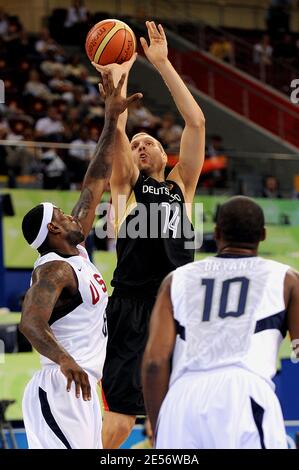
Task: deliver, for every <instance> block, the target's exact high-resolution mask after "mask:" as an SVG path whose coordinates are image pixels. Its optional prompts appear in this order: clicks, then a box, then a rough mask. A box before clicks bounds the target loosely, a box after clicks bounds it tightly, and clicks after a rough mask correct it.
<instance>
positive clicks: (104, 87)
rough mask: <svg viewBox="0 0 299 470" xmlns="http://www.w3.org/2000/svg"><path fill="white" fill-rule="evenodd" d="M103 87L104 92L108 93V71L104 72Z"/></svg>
mask: <svg viewBox="0 0 299 470" xmlns="http://www.w3.org/2000/svg"><path fill="white" fill-rule="evenodd" d="M102 87H103V90H104V93H105V94H107V92H108V91H109V89H108V79H107V73H106V72H103V73H102Z"/></svg>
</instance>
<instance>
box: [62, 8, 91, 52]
mask: <svg viewBox="0 0 299 470" xmlns="http://www.w3.org/2000/svg"><path fill="white" fill-rule="evenodd" d="M88 16H89V15H88V11H87V9H86V8H85V6H83V1H82V0H73V5H72V6H71V7H69V9H68V12H67V17H66V20H65V23H64V26H65V28H66V33H67V37H68V40H69V42H70V43H71V44H82V43H84V40H85V38H86V34H87V31H88Z"/></svg>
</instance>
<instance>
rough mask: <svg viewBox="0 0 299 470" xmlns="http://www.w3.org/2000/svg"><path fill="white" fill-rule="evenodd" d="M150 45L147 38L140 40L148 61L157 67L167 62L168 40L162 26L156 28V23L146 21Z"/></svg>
mask: <svg viewBox="0 0 299 470" xmlns="http://www.w3.org/2000/svg"><path fill="white" fill-rule="evenodd" d="M145 24H146V27H147V32H148V37H149V40H150V45H148V43H147V41H146V40H145V38H140V42H141V45H142V47H143V50H144V53H145V55H146V57H147V58H148V60H149V61H150V62H151V63H152V64H153V65H154V66H156V67H158V66H159V64H161V63H163V62H165V61H166V60H167V56H168V48H167V39H166V35H165V32H164V29H163V27H162V25H160V24H159V25H158V28H157V26H156V23H155V22H154V21H146V23H145Z"/></svg>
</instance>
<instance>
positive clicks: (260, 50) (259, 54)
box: [253, 34, 273, 65]
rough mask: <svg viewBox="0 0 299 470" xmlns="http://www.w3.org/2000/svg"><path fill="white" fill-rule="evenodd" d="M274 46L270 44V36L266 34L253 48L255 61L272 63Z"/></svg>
mask: <svg viewBox="0 0 299 470" xmlns="http://www.w3.org/2000/svg"><path fill="white" fill-rule="evenodd" d="M272 53H273V47H272V46H271V44H270V36H269V35H268V34H264V36H263V37H262V40H261V41H260V42H259V43H257V44H255V46H254V49H253V62H254V63H255V64H258V65H260V64H262V65H271V64H272Z"/></svg>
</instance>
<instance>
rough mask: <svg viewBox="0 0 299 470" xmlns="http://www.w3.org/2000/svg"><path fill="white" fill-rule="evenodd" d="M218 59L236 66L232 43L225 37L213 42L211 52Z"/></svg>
mask: <svg viewBox="0 0 299 470" xmlns="http://www.w3.org/2000/svg"><path fill="white" fill-rule="evenodd" d="M209 52H210V54H212V55H213V56H214V57H216V59H219V60H223V61H224V62H229V63H230V64H234V47H233V44H232V42H231V41H230V40H229V39H227V38H226V37H225V36H220V37H219V38H218V39H216V40H215V41H213V42H212V44H211V46H210V50H209Z"/></svg>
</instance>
